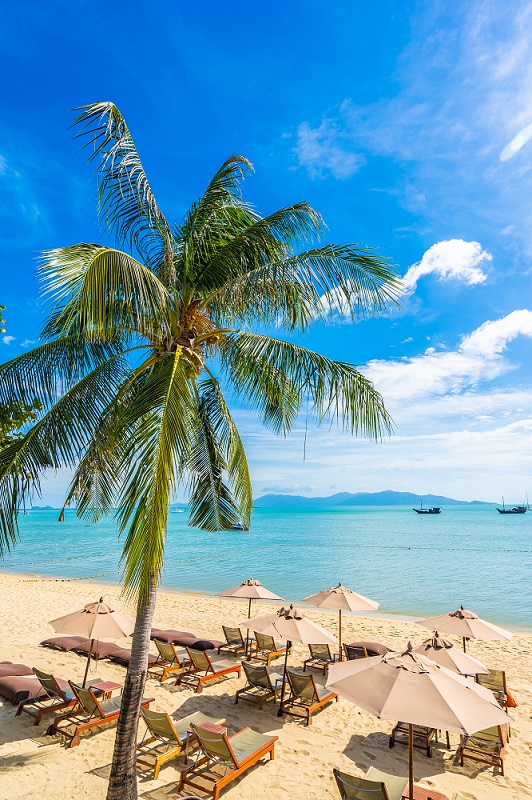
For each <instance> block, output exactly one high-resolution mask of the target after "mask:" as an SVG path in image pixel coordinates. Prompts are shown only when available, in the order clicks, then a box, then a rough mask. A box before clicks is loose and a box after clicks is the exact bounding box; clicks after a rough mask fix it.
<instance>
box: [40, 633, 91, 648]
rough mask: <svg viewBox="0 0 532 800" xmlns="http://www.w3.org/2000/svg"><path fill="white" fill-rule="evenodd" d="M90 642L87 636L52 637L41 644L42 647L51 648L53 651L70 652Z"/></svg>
mask: <svg viewBox="0 0 532 800" xmlns="http://www.w3.org/2000/svg"><path fill="white" fill-rule="evenodd" d="M88 642H89V640H88V639H87V638H86V637H85V636H52V637H51V638H50V639H45V640H44V642H41V644H40V647H49V648H50V649H51V650H63V651H64V652H68V651H69V650H73V649H74V648H75V647H78V646H79V645H80V644H86V643H88Z"/></svg>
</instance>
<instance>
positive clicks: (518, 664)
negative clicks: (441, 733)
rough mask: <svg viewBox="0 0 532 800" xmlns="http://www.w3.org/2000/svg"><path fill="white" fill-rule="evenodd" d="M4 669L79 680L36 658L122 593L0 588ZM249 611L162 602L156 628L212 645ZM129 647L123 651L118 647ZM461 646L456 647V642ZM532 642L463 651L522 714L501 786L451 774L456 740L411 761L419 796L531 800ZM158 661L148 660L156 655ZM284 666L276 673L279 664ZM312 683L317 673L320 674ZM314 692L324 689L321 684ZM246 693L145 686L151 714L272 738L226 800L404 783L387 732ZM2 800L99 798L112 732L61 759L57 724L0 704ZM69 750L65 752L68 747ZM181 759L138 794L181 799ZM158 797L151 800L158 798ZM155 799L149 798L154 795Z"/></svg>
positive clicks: (21, 584)
mask: <svg viewBox="0 0 532 800" xmlns="http://www.w3.org/2000/svg"><path fill="white" fill-rule="evenodd" d="M0 591H1V597H2V602H1V605H0V660H10V661H15V662H21V663H24V664H27V665H28V666H37V667H40V668H42V669H44V670H49V671H50V672H53V673H54V674H55V675H56V676H58V677H61V678H70V679H73V680H80V679H81V678H82V675H83V668H84V662H83V660H82V658H80V657H79V656H76V655H75V654H71V653H59V652H55V651H52V650H47V649H44V648H40V647H38V644H39V642H40V641H41V640H43V639H45V638H48V637H49V636H51V635H53V631H52V629H51V628H50V627H49V626H48V625H47V624H46V622H47V620H50V619H53V618H54V617H58V616H61V615H62V614H66V613H68V612H71V611H74V610H76V609H77V608H79V607H81V606H82V605H83V604H85V603H86V602H89V601H91V600H94V599H97V598H98V597H99V596H100V595H101V594H103V595H104V596H105V598H106V600H107V601H108V602H110V603H111V604H115V606H117V607H118V608H120V609H121V610H122V611H124V612H125V613H130V614H131V613H132V610H131V609H128V608H127V606H126V605H125V603H124V602H123V600H122V599H121V598H120V591H119V589H118V587H109V586H98V585H95V584H91V583H81V582H79V581H72V582H56V581H53V580H49V579H35V578H31V577H29V576H15V575H9V574H3V575H1V576H0ZM271 608H272V607H271V606H268V605H263V604H260V605H256V606H255V609H256V613H257V614H259V613H268V611H269V610H270V609H271ZM246 611H247V605H246V603H245V602H242V601H232V600H219V599H216V598H205V597H200V596H193V595H180V594H175V593H165V592H161V593H160V595H159V598H158V602H157V611H156V614H155V620H154V624H155V625H156V626H157V627H162V628H165V627H168V628H177V629H179V630H189V631H192V632H194V633H196V634H197V635H201V636H211V637H215V638H218V639H221V638H223V637H222V635H221V633H222V632H221V624H222V623H225V624H228V625H234V624H236V623H237V622H239V621H240V620H242V619H243V618H244V617H245V615H246ZM308 615H309V617H311V618H312V619H314V620H315V621H316V622H318V623H319V624H321V625H324V626H329V627H330V628H331V629H332V630H333V631H334V632H336V617H335V615H334V614H324V613H317V612H313V611H308ZM426 635H427V633H426V631H425V630H424V629H423V628H420V627H419V626H417V625H414V624H412V623H411V622H404V621H395V620H394V621H391V620H387V619H382V618H374V619H372V618H369V617H365V618H359V617H346V618H345V625H344V640H345V641H347V642H349V641H353V640H356V639H361V640H371V641H377V642H382V643H383V644H387V645H388V646H389V647H393V648H401V647H403V646H404V645H405V643H406V642H407V641H408V640H409V639H411V640H412V641H413V642H414V643H416V644H418V643H420V642H421V641H422V640H423V639H424V638H426ZM120 644H122V645H123V646H128V641H127V640H125V641H123V642H120ZM457 644H458V642H457ZM531 645H532V637H530V636H525V635H516V636H515V637H514V638H513V639H512V640H511V641H510V642H480V641H474V642H471V643H470V647H469V651H470V652H471V654H472V655H475V656H477V657H478V658H480V659H481V660H482V661H484V662H485V663H486V664H487V665H488V666H490V667H492V668H498V669H505V670H506V672H507V678H508V684H509V688H510V690H511V692H512V694H513V695H514V697H515V699H516V700H517V702H518V704H519V705H518V708H516V709H514V710H513V711H512V717H513V719H514V722H513V724H512V735H511V739H510V742H509V746H508V750H507V756H506V762H505V765H506V777H504V778H503V777H502V776H501V775H499V774H494V770H493V768H491V767H489V766H484V765H481V764H475V763H474V762H470V763H469V764H467V765H465V766H464V767H463V768H461V767H460V766H458V765H457V764H455V755H456V749H457V745H458V736H456V735H454V734H451V745H452V749H451V750H450V751H448V750H446V748H445V746H444V744H443V743H440V745H436V746H435V748H434V756H433V758H432V759H429V758H427V757H426V756H425V754H424V751H422V750H416V751H415V778H416V782H419V783H421V784H422V785H426V786H431V787H433V788H435V789H439V790H440V791H442V792H444V793H445V794H447V795H448V796H449V797H451V796H452V794H453V792H456V791H460V792H461V793H462V794H463V795H464V796H465V797H466V798H470V800H488V798H489V800H518V799H519V800H520V799H521V798H527V797H532V752H531V750H532V746H531V745H532V720H531V714H532V647H531ZM154 652H155V651H154ZM306 653H307V651H306V648H302V647H299V646H296V648H295V650H294V653H293V655H292V658H291V663H292V664H294V665H301V663H302V660H303V656H306ZM276 663H280V662H276ZM95 674H97V675H98V676H99V677H101V678H102V679H111V680H115V681H116V682H122V681H123V678H124V674H125V670H124V669H123V668H122V667H120V666H118V665H113V664H111V663H110V662H107V661H102V662H100V663H98V664H97V665H96V668H95ZM315 674H316V675H319V673H315ZM320 680H321V678H320ZM242 683H243V681H242V680H240V681H239V680H238V679H235V678H230V679H228V680H223V681H221V682H219V683H217V684H216V685H210V686H209V685H207V687H206V688H205V689H204V691H203V693H202V694H201V695H195V694H194V693H193V692H192V691H191V690H190V689H186V688H180V687H176V686H174V685H173V681H172V680H169V681H167V683H166V684H164V685H161V684H159V683H158V682H156V681H154V680H149V681H148V684H147V690H146V694H147V695H149V696H153V697H155V703H154V704H153V705H152V708H153V709H155V710H161V711H167V712H169V713H173V712H175V711H176V710H177V709H181V710H182V712H183V715H186V714H190V713H192V712H193V711H196V710H200V709H201V710H203V711H205V713H207V714H212V715H213V716H214V715H220V716H223V717H225V718H226V719H227V724H228V727H229V730H230V733H233V732H235V731H237V730H239V729H241V728H243V727H245V726H248V725H249V726H251V727H253V728H255V729H256V730H258V731H261V732H263V733H271V734H275V735H277V736H279V741H278V743H277V746H276V758H275V760H274V761H272V762H264V764H263V765H259V766H257V767H256V768H254V769H252V770H250V771H249V772H248V773H247V774H246V775H245V776H244V777H243V778H241V779H240V780H238V781H235V782H234V783H233V784H232V785H231V786H230V787H229V788H228V789H226V790H225V791H224V795H223V796H230V797H231V798H232V800H259V798H261V800H262V798H266V797H268V798H275V797H283V798H284V797H286V798H291V800H304V798H309V800H314V799H315V800H326V799H327V798H335V800H339V795H338V792H337V790H336V787H335V784H334V781H333V777H332V769H333V767H335V766H336V767H338V768H340V769H342V770H344V771H346V772H351V773H352V774H354V775H362V774H364V772H365V771H366V769H367V768H368V767H369V766H371V765H375V766H377V767H379V768H380V769H383V770H385V771H387V772H390V773H395V774H396V775H401V774H402V775H406V771H407V751H406V747H405V746H403V745H399V744H398V745H396V747H395V748H394V749H393V750H389V749H388V735H389V733H390V731H391V728H392V723H390V722H384V721H379V720H377V719H375V718H374V717H373V716H371V715H370V714H368V713H366V712H364V711H361V710H359V709H358V708H356V707H355V706H353V705H352V704H351V703H348V702H347V701H345V700H342V699H341V700H340V702H339V703H337V704H336V703H334V704H332V705H330V706H328V707H327V708H326V709H325V710H323V711H321V712H318V713H317V714H316V715H315V716H314V722H313V725H312V726H311V727H309V728H307V727H306V726H305V725H304V724H303V723H302V722H299V721H297V720H295V719H294V718H293V717H285V718H284V720H279V719H278V718H277V716H276V711H277V706H273V704H272V703H268V704H266V705H265V706H264V708H263V710H262V711H261V712H259V711H258V709H257V707H256V706H254V705H252V704H250V703H245V702H241V703H239V705H238V706H235V705H234V704H233V703H234V693H235V690H236V689H237V688H239V687H240V686H241V685H242ZM0 703H2V705H1V707H0V800H4V798H5V800H8V798H9V800H16V798H27V797H31V798H32V800H44V798H47V799H48V798H50V797H55V798H65V800H66V799H67V798H72V797H76V798H85V797H86V798H91V800H100V798H102V799H103V798H105V793H106V781H105V779H104V778H102V777H101V775H100V774H98V773H99V772H102V773H103V774H104V775H105V774H106V768H107V769H108V766H109V764H110V761H111V756H112V747H113V739H114V730H113V729H112V728H108V729H105V730H104V729H100V730H99V731H98V732H96V733H94V734H93V735H90V736H86V737H85V738H84V739H83V740H82V742H81V745H80V746H79V747H75V748H73V749H67V748H65V746H64V745H62V744H61V743H60V742H59V741H57V740H55V739H51V740H50V743H49V744H48V743H43V741H44V740H43V739H42V737H43V735H44V732H45V730H46V727H47V726H48V724H49V722H50V721H51V719H52V717H51V716H47V717H45V718H44V720H43V721H42V722H41V725H40V726H39V727H38V728H37V727H33V725H32V722H33V720H32V719H30V718H29V717H28V716H27V715H22V717H17V718H15V717H14V713H15V707H14V706H12V705H11V704H9V703H7V702H5V701H2V700H0ZM63 741H64V740H63ZM182 768H183V760H182V758H179V759H176V760H175V761H173V762H170V763H169V764H168V765H166V766H165V767H163V769H162V770H161V775H160V777H159V779H158V780H157V781H152V780H149V778H148V777H147V776H142V777H141V778H140V783H139V792H140V794H141V795H144V796H145V797H148V798H150V797H151V798H152V800H160V799H161V798H163V797H165V796H166V791H161V789H162V787H168V796H169V797H176V796H177V792H176V787H177V780H178V777H179V771H180V769H182ZM156 790H157V791H156ZM152 792H155V793H154V794H153V795H152V794H151V793H152Z"/></svg>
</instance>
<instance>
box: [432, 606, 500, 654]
mask: <svg viewBox="0 0 532 800" xmlns="http://www.w3.org/2000/svg"><path fill="white" fill-rule="evenodd" d="M416 625H423V627H424V628H432V630H433V631H440V633H446V634H448V635H449V636H461V637H462V641H463V646H464V653H465V651H466V640H467V639H489V640H502V639H511V638H512V636H513V634H512V633H510V631H507V630H505V629H504V628H499V626H498V625H493V624H492V623H491V622H486V620H484V619H480V617H478V616H477V615H476V614H475V613H474V612H473V611H468V610H467V609H466V608H464V607H463V606H460V608H459V609H458V611H451V612H450V613H449V614H442V615H441V617H429V618H428V619H421V620H419V621H418V622H417V623H416Z"/></svg>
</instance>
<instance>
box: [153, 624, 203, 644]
mask: <svg viewBox="0 0 532 800" xmlns="http://www.w3.org/2000/svg"><path fill="white" fill-rule="evenodd" d="M151 638H152V639H159V641H160V642H167V644H170V643H172V644H178V640H179V639H187V641H192V640H194V639H195V638H196V634H195V633H190V632H189V631H176V630H173V629H172V628H169V629H166V628H152V629H151Z"/></svg>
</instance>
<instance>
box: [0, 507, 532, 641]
mask: <svg viewBox="0 0 532 800" xmlns="http://www.w3.org/2000/svg"><path fill="white" fill-rule="evenodd" d="M56 520H57V512H54V511H31V512H30V514H29V515H27V516H21V517H20V531H21V542H20V543H19V544H17V545H16V547H15V548H14V550H13V552H12V553H11V555H10V556H8V557H7V558H6V559H5V562H4V566H3V568H4V569H9V570H12V571H17V572H31V573H36V574H39V575H47V576H63V577H65V576H66V577H73V578H76V577H78V578H82V577H83V578H96V579H100V580H102V581H117V580H118V579H119V572H118V570H119V566H118V562H119V558H120V543H119V541H118V540H117V536H116V528H115V525H114V521H113V520H112V519H107V520H104V521H102V522H101V523H99V524H98V525H95V526H88V525H87V524H86V523H85V521H83V520H79V519H77V518H76V516H75V512H74V511H67V512H66V519H65V522H64V523H63V524H60V523H58V522H57V521H56ZM186 523H187V515H186V514H177V513H171V514H170V517H169V528H168V541H167V548H166V567H165V571H164V576H163V586H164V587H166V588H174V589H184V590H192V591H197V592H203V593H210V592H219V591H221V590H223V589H226V588H229V587H230V586H234V585H235V584H237V583H240V581H241V580H243V579H244V578H248V577H253V578H256V579H258V580H260V581H262V583H264V585H265V586H267V587H268V588H269V589H271V590H272V591H274V592H276V593H277V594H279V595H281V597H284V598H285V599H289V600H300V599H301V598H302V597H304V596H306V595H308V594H311V593H313V592H316V591H320V590H321V589H325V588H328V587H329V586H332V585H333V584H335V583H337V582H338V581H339V580H341V581H342V583H344V584H346V585H347V586H349V587H350V588H352V589H354V590H355V591H358V592H360V593H361V594H365V595H367V596H368V597H371V598H373V599H375V600H377V601H378V602H380V604H381V607H380V611H382V612H385V613H400V614H412V615H416V616H429V615H430V616H432V615H435V614H441V613H445V612H447V611H452V610H454V609H455V608H457V607H458V606H459V605H460V604H463V605H464V606H465V607H466V608H471V609H473V610H474V611H475V612H476V613H477V614H479V615H480V616H483V617H485V618H486V619H489V620H491V621H492V622H495V623H500V624H507V625H510V626H514V627H516V628H521V629H531V628H532V511H530V512H529V513H528V514H524V515H522V516H512V517H510V516H501V515H499V514H497V512H496V511H495V508H494V507H493V506H446V507H444V508H443V509H442V513H441V514H440V515H439V516H434V517H422V516H419V515H418V514H414V512H413V511H412V510H411V509H410V508H404V507H386V508H382V507H379V508H377V507H361V508H353V507H350V508H347V507H344V508H334V509H331V508H326V509H325V508H324V509H321V508H312V509H305V510H299V509H282V510H275V509H255V511H254V515H253V521H252V526H251V531H250V532H249V533H245V532H242V531H236V532H233V531H232V532H229V533H227V532H226V533H217V534H204V533H201V532H199V531H197V530H195V529H192V528H188V527H187V524H186Z"/></svg>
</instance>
